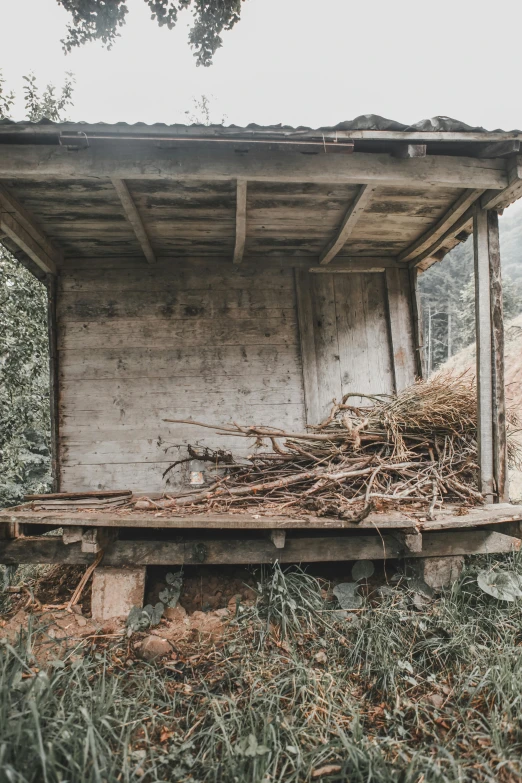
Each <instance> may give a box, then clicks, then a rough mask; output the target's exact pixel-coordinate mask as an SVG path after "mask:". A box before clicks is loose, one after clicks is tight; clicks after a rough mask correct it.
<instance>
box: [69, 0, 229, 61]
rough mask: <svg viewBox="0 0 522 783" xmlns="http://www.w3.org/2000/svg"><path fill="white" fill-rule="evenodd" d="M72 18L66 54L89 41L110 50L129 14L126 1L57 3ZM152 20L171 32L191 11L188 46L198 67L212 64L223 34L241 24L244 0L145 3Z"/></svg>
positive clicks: (153, 0) (152, 0) (81, 0)
mask: <svg viewBox="0 0 522 783" xmlns="http://www.w3.org/2000/svg"><path fill="white" fill-rule="evenodd" d="M57 1H58V4H59V5H61V6H63V7H64V8H65V9H66V11H69V13H70V14H71V16H72V21H71V23H70V25H69V26H68V28H67V33H68V35H67V38H66V39H65V40H64V41H63V42H62V43H63V45H64V48H65V50H66V51H69V52H70V51H71V49H73V48H74V47H76V46H81V45H82V44H85V43H87V42H88V41H101V42H102V43H103V44H104V45H105V46H107V47H109V48H110V47H111V46H112V45H113V43H114V41H115V40H116V38H117V37H118V36H119V32H118V29H119V28H121V27H123V25H124V24H125V21H126V17H127V14H128V12H129V9H128V6H127V3H126V2H125V0H57ZM144 1H145V3H146V4H147V5H148V7H149V9H150V11H151V18H152V19H153V20H154V21H156V22H157V24H158V25H159V26H160V27H163V26H166V27H168V29H169V30H172V29H173V28H174V27H175V26H176V23H177V21H178V16H179V13H180V11H186V10H190V11H192V15H193V18H194V24H193V26H192V28H191V30H190V33H189V43H190V45H191V47H192V48H193V49H194V53H195V57H196V61H197V64H198V65H204V66H208V65H211V64H212V57H213V55H214V54H215V53H216V51H217V50H218V49H219V47H220V46H222V44H223V39H222V37H221V33H222V32H223V31H224V30H230V29H232V27H233V26H234V25H235V24H236V22H238V21H239V18H240V14H241V2H242V0H144Z"/></svg>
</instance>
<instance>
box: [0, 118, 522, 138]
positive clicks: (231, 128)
mask: <svg viewBox="0 0 522 783" xmlns="http://www.w3.org/2000/svg"><path fill="white" fill-rule="evenodd" d="M82 127H83V128H89V129H94V128H99V129H100V130H102V129H105V130H107V131H112V132H115V133H118V132H119V131H122V130H125V131H131V132H133V133H134V132H136V131H144V130H145V131H146V132H147V133H158V132H165V131H166V130H168V131H169V132H174V133H182V134H187V135H189V133H197V134H198V135H199V134H203V135H221V134H226V135H229V134H236V133H237V134H240V135H242V134H256V133H262V134H275V135H279V134H283V135H287V134H292V135H293V134H298V135H301V134H303V135H310V134H313V133H319V134H320V133H325V132H328V133H330V132H335V131H398V132H406V133H407V132H411V133H415V132H417V133H418V132H425V133H434V132H435V133H436V132H439V133H440V132H458V133H485V134H489V133H507V134H519V133H521V131H518V130H513V131H503V130H501V129H496V130H494V131H488V130H487V129H485V128H482V127H479V126H471V125H467V124H466V123H465V122H461V121H459V120H455V119H453V118H451V117H431V118H430V119H425V120H420V122H416V123H414V124H413V125H405V124H403V123H401V122H396V121H395V120H389V119H387V118H385V117H380V116H379V115H377V114H362V115H360V116H359V117H356V118H355V119H353V120H345V121H343V122H339V123H338V124H337V125H327V126H321V127H319V128H310V127H308V126H303V125H300V126H298V127H293V126H290V125H282V124H279V125H258V124H257V123H250V124H249V125H246V126H243V127H242V126H239V125H228V126H224V125H198V124H192V125H185V124H183V123H175V124H172V125H169V124H167V123H151V124H148V123H145V122H135V123H127V122H116V123H106V122H95V123H93V122H84V121H80V122H72V121H67V122H53V121H52V120H47V119H42V120H39V121H38V122H28V121H27V120H22V121H18V122H15V121H13V120H9V119H1V120H0V128H2V129H4V130H5V129H12V130H15V129H17V128H19V129H31V128H33V129H35V130H36V129H38V130H39V131H40V132H42V131H45V130H51V129H54V130H56V131H61V130H71V129H73V128H75V129H78V128H80V129H81V128H82Z"/></svg>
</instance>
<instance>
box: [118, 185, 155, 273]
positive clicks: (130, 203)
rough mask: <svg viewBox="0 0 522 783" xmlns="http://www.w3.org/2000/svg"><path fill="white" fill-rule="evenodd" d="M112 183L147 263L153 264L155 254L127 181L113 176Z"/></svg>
mask: <svg viewBox="0 0 522 783" xmlns="http://www.w3.org/2000/svg"><path fill="white" fill-rule="evenodd" d="M112 184H113V185H114V189H115V190H116V193H117V194H118V196H119V199H120V201H121V205H122V207H123V210H124V212H125V216H126V218H127V220H128V221H129V223H130V224H131V226H132V229H133V231H134V233H135V235H136V239H137V240H138V242H139V243H140V246H141V249H142V250H143V255H144V256H145V258H146V259H147V261H148V262H149V264H155V263H156V254H155V253H154V250H153V249H152V245H151V243H150V239H149V237H148V235H147V231H146V230H145V226H144V225H143V221H142V219H141V216H140V213H139V212H138V209H137V207H136V204H135V203H134V199H133V198H132V196H131V194H130V191H129V188H128V187H127V183H126V182H125V180H123V179H118V178H116V177H113V178H112Z"/></svg>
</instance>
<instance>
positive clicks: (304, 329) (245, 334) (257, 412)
mask: <svg viewBox="0 0 522 783" xmlns="http://www.w3.org/2000/svg"><path fill="white" fill-rule="evenodd" d="M295 275H296V277H295V279H294V270H293V268H292V267H291V265H290V264H289V265H288V266H285V267H282V266H278V265H266V266H263V265H261V264H260V263H259V262H256V263H255V264H249V263H243V264H240V265H237V266H234V265H232V264H231V263H230V259H226V260H222V261H217V260H210V259H207V260H199V261H197V260H195V261H192V262H190V263H180V262H175V261H172V262H168V263H167V262H161V263H159V264H154V265H145V264H144V263H143V262H142V261H140V260H137V259H132V258H130V259H126V260H125V259H118V260H115V259H113V260H111V261H110V262H108V260H105V261H104V262H103V263H102V262H96V261H87V260H85V261H77V262H75V263H74V264H69V265H68V267H67V270H66V271H65V272H64V273H63V274H62V275H61V276H60V279H59V286H58V295H57V312H58V346H57V347H58V353H59V361H58V366H59V374H60V378H59V386H60V402H59V438H60V448H59V455H60V459H59V475H60V489H61V490H62V491H73V490H88V489H91V490H95V489H118V488H121V489H123V488H129V489H132V490H135V491H140V492H159V491H163V490H169V489H170V490H173V489H177V488H179V487H185V486H186V482H187V479H188V471H187V470H186V469H185V470H183V469H180V468H178V469H177V470H176V471H175V472H172V473H171V474H169V476H167V478H163V473H164V471H165V470H166V468H168V466H169V465H170V464H171V463H172V462H174V461H176V460H179V459H183V458H184V457H186V456H187V450H186V448H187V444H188V443H190V444H193V445H200V446H209V447H211V448H225V449H233V450H234V452H235V453H242V454H248V453H250V452H251V451H252V449H253V445H254V444H253V442H252V441H250V440H248V441H246V440H244V439H242V438H232V437H228V436H227V437H224V436H219V435H216V434H215V433H213V432H212V431H211V430H206V429H201V428H196V427H193V426H191V425H176V424H167V423H166V422H164V421H163V419H165V418H180V419H189V418H191V419H196V420H200V421H204V422H208V423H216V424H226V423H229V422H231V421H236V422H239V423H245V424H254V423H257V424H271V425H276V426H279V427H281V428H284V429H286V430H302V429H303V428H304V427H305V425H306V422H307V421H308V422H316V421H318V420H320V419H321V418H323V417H324V415H326V414H327V413H328V411H329V409H330V406H331V402H332V399H333V398H334V397H335V398H336V399H340V397H341V396H342V395H343V394H346V393H347V392H361V393H389V392H391V391H393V389H394V388H402V387H403V386H405V385H407V384H408V383H410V382H412V381H413V379H414V349H413V321H412V312H411V306H410V299H409V297H410V293H409V291H410V289H409V278H408V274H407V272H405V271H403V270H401V271H396V270H394V269H391V270H388V271H387V272H386V273H384V272H383V273H351V274H345V273H323V274H313V273H310V272H306V271H302V270H296V272H295ZM296 282H297V286H296ZM296 291H297V296H296ZM298 320H299V326H298ZM305 394H306V407H307V410H305ZM355 399H357V398H355Z"/></svg>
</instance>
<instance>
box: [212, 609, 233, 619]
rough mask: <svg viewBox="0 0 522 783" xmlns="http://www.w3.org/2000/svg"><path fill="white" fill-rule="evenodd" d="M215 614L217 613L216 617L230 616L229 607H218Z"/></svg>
mask: <svg viewBox="0 0 522 783" xmlns="http://www.w3.org/2000/svg"><path fill="white" fill-rule="evenodd" d="M214 614H215V615H216V617H228V615H229V614H230V612H229V611H228V609H216V611H215V612H214Z"/></svg>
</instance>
